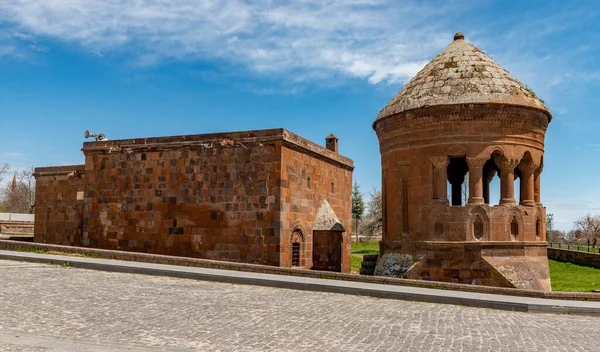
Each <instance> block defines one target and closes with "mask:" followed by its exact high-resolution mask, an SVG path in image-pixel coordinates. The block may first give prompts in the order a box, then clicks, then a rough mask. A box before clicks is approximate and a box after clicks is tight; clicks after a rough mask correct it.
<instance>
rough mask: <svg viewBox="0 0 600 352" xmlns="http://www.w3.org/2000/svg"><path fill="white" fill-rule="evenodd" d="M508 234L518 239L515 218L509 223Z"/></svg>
mask: <svg viewBox="0 0 600 352" xmlns="http://www.w3.org/2000/svg"><path fill="white" fill-rule="evenodd" d="M510 234H511V235H512V236H513V237H514V238H515V239H517V237H519V223H518V222H517V218H515V217H513V219H512V221H511V222H510Z"/></svg>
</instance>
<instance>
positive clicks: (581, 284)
mask: <svg viewBox="0 0 600 352" xmlns="http://www.w3.org/2000/svg"><path fill="white" fill-rule="evenodd" d="M586 249H587V247H586ZM378 253H379V243H378V242H352V272H353V273H358V272H359V271H360V266H361V265H362V260H363V256H364V255H365V254H378ZM548 265H549V267H550V280H551V282H552V291H563V292H591V291H592V290H600V269H595V268H590V267H586V266H581V265H576V264H571V263H563V262H558V261H555V260H548Z"/></svg>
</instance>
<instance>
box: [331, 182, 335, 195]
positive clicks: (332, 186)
mask: <svg viewBox="0 0 600 352" xmlns="http://www.w3.org/2000/svg"><path fill="white" fill-rule="evenodd" d="M331 193H335V186H334V185H333V183H331Z"/></svg>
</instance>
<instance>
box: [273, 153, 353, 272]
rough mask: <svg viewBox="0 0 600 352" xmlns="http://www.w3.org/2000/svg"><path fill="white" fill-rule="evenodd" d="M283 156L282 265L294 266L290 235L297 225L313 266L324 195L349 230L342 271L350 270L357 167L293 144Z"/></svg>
mask: <svg viewBox="0 0 600 352" xmlns="http://www.w3.org/2000/svg"><path fill="white" fill-rule="evenodd" d="M281 157H282V180H281V187H282V189H281V195H282V204H283V205H282V222H281V223H282V227H281V248H282V251H281V263H282V264H281V265H282V266H287V267H289V266H291V242H290V237H291V235H292V233H293V232H294V230H295V229H300V231H302V233H303V235H304V241H305V246H304V248H305V251H304V253H302V255H304V256H305V258H306V260H305V264H306V268H309V269H310V268H311V267H312V257H313V253H312V248H313V234H312V227H313V224H314V221H315V220H316V215H317V210H318V208H319V205H320V202H321V199H322V198H323V197H324V198H325V199H326V200H327V201H328V202H329V204H330V205H331V208H332V209H333V211H334V212H335V214H336V215H337V217H338V219H339V220H340V222H341V224H342V225H343V226H344V228H345V230H346V232H344V233H343V235H342V238H343V241H342V272H350V251H351V249H350V246H351V243H350V234H351V233H352V221H351V210H352V169H353V168H352V167H349V166H347V165H343V164H340V163H334V162H332V161H330V160H326V159H324V158H318V157H315V156H314V155H311V154H309V153H306V152H299V151H298V150H296V148H295V147H294V146H293V145H286V146H284V147H283V148H282V154H281ZM309 178H310V185H309V181H308V179H309ZM332 185H333V186H332ZM332 187H333V188H332Z"/></svg>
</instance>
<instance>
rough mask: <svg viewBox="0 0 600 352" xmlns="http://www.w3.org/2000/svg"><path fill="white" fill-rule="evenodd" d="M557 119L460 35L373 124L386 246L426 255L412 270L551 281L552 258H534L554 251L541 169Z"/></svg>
mask: <svg viewBox="0 0 600 352" xmlns="http://www.w3.org/2000/svg"><path fill="white" fill-rule="evenodd" d="M550 120H551V115H550V112H549V111H548V109H547V108H546V107H545V106H544V104H543V103H542V102H541V101H540V100H539V99H538V98H537V97H536V96H535V94H533V92H531V91H530V90H528V89H527V88H526V87H524V86H523V85H522V84H521V83H519V82H518V81H516V80H515V79H514V78H512V77H511V76H510V75H509V74H508V72H506V71H505V70H504V69H502V68H500V67H499V66H498V65H497V64H496V63H494V62H493V61H492V60H491V59H490V58H489V57H488V56H486V55H485V54H483V53H482V52H480V51H479V50H478V49H477V48H475V47H474V46H473V45H471V44H469V43H467V42H466V41H465V40H464V38H463V36H462V35H457V38H456V40H455V41H454V42H453V43H451V44H450V45H449V46H448V47H447V48H446V49H444V51H442V53H440V54H439V55H438V56H437V57H436V58H434V59H433V60H432V62H431V63H429V64H428V65H427V66H425V68H424V69H423V70H422V71H421V72H420V73H419V74H418V75H417V76H416V77H415V78H414V79H413V80H411V82H409V83H408V84H407V85H406V86H405V87H404V88H403V89H402V90H401V91H400V92H399V93H398V94H397V95H396V96H395V97H394V98H393V99H392V100H391V101H390V102H389V103H388V105H387V106H386V107H385V108H384V109H383V110H382V111H381V113H380V114H379V116H378V117H377V119H376V120H375V122H374V124H373V128H374V129H375V131H376V133H377V137H378V139H379V145H380V152H381V165H382V204H383V207H382V208H383V214H382V215H383V229H382V233H383V235H382V242H381V249H382V254H384V255H385V254H387V253H401V254H407V255H411V256H413V257H416V256H424V257H425V260H424V261H422V262H420V263H418V264H417V265H415V267H414V268H413V269H412V270H411V271H410V273H409V276H410V277H411V278H422V279H427V280H436V281H448V282H459V283H472V284H479V285H492V286H500V287H519V288H533V289H538V290H549V289H550V286H549V285H548V280H549V279H548V277H549V274H548V268H547V265H546V266H544V265H541V264H540V265H533V264H531V263H543V262H544V260H545V259H546V252H545V247H544V249H543V250H542V249H540V246H542V247H543V246H545V218H546V209H545V208H544V206H543V205H542V203H541V200H540V193H541V191H540V184H541V182H540V177H541V173H542V170H543V163H544V137H545V133H546V129H547V127H548V124H549V122H550ZM495 177H499V179H500V180H499V181H500V195H499V198H500V204H497V205H496V204H490V203H491V199H492V197H491V196H490V186H489V185H490V182H491V181H492V180H493V179H494V178H495ZM515 180H518V185H519V186H520V189H519V194H520V199H515V198H514V195H515V187H516V183H515ZM448 184H450V186H448ZM465 186H468V187H465ZM465 188H467V189H468V198H465V196H464V195H463V190H464V189H465ZM449 191H450V192H449ZM449 193H450V194H451V196H450V197H448V194H449ZM449 198H450V199H449ZM486 253H488V254H489V256H488V257H489V258H497V257H505V256H508V257H510V258H511V259H510V260H502V261H501V262H500V261H498V260H495V259H494V260H492V259H490V260H486V259H484V257H486V256H487V254H486ZM516 273H518V275H517V274H516ZM521 274H523V275H521Z"/></svg>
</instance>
